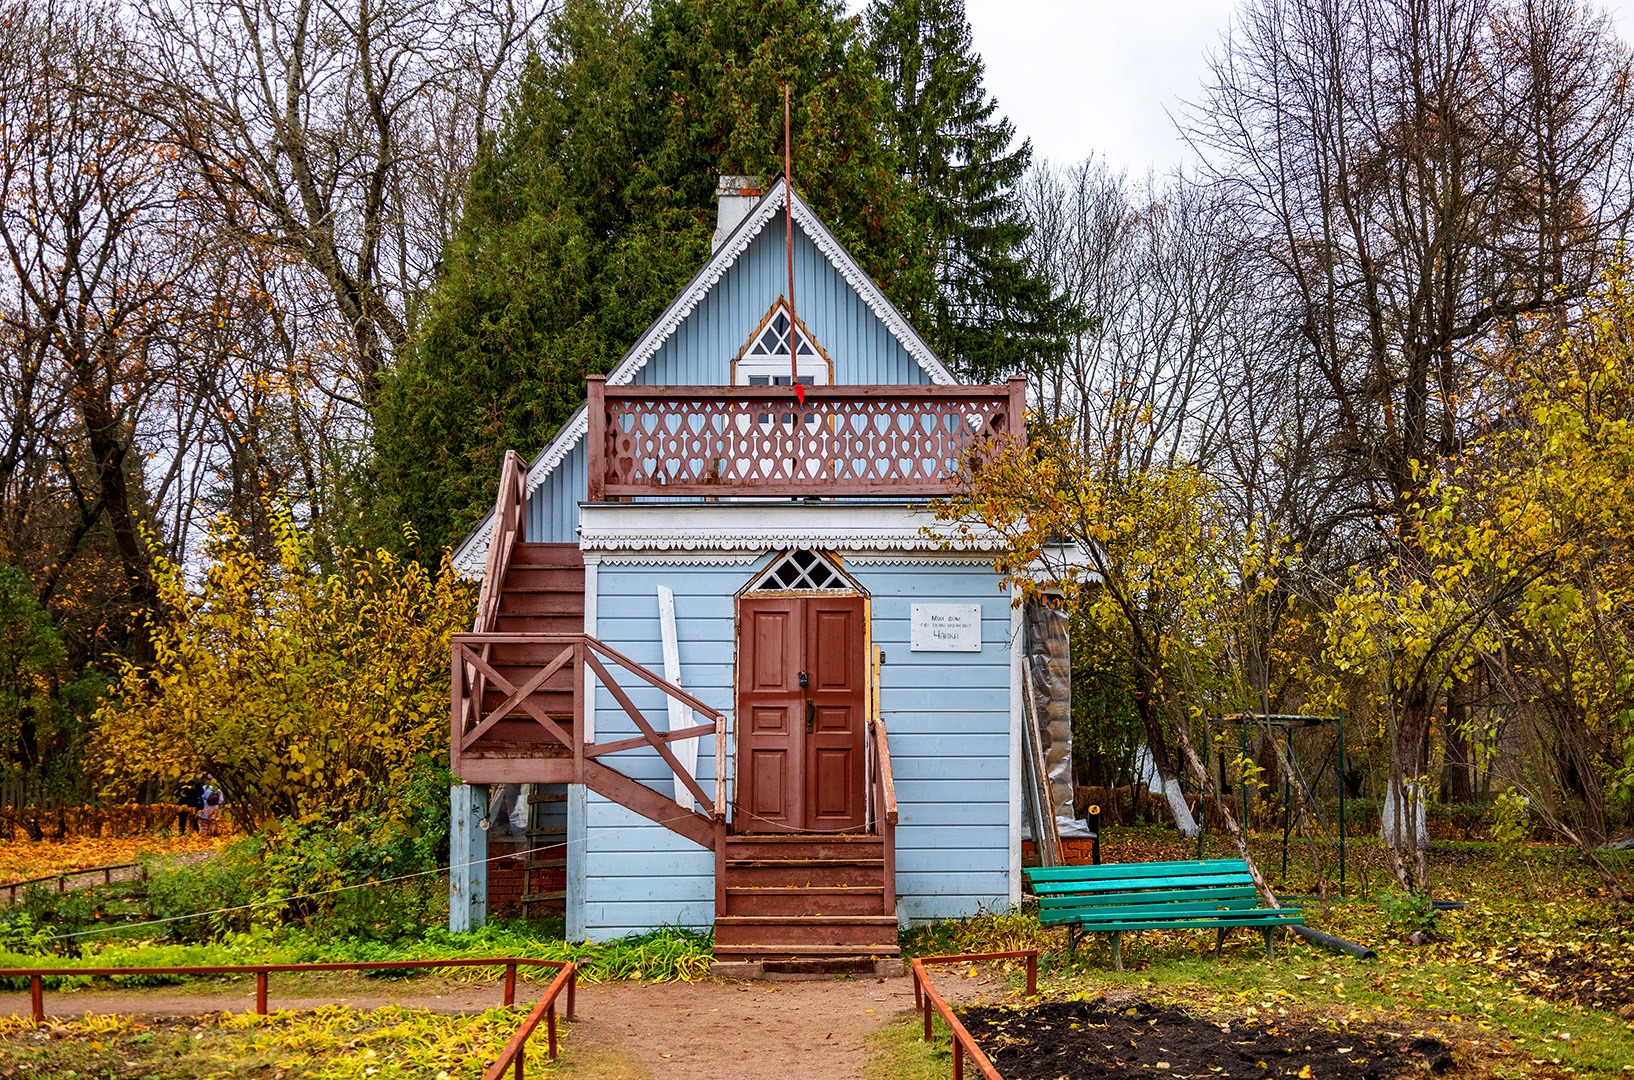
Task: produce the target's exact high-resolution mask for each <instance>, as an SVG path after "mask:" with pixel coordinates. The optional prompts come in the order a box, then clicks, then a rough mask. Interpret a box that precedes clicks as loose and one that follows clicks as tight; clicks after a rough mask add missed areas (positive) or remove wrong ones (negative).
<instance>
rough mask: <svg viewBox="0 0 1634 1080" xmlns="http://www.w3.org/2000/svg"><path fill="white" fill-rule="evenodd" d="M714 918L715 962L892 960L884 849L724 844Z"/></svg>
mask: <svg viewBox="0 0 1634 1080" xmlns="http://www.w3.org/2000/svg"><path fill="white" fill-rule="evenodd" d="M724 866H725V877H724V879H723V880H722V882H721V887H720V892H719V896H720V897H721V898H722V910H720V911H719V912H718V913H717V915H716V918H715V956H716V957H717V958H718V959H721V960H750V961H772V962H790V961H798V960H801V959H829V960H833V959H841V960H843V959H845V958H856V959H859V960H861V959H867V958H875V959H877V958H881V957H893V956H896V955H898V951H899V950H898V947H897V918H896V897H894V896H886V895H885V891H886V890H885V857H884V846H883V841H882V840H881V839H880V838H879V837H878V836H867V835H855V836H853V835H844V836H833V835H810V834H797V833H790V834H776V835H746V836H732V837H728V838H727V840H726V852H725V860H724Z"/></svg>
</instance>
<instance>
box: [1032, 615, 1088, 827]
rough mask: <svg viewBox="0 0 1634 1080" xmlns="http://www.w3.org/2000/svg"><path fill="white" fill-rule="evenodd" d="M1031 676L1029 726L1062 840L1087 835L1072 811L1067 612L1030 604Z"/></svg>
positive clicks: (1070, 674) (1070, 699) (1070, 703)
mask: <svg viewBox="0 0 1634 1080" xmlns="http://www.w3.org/2000/svg"><path fill="white" fill-rule="evenodd" d="M1022 627H1023V633H1024V636H1025V638H1026V641H1025V645H1024V648H1025V654H1024V655H1025V656H1026V660H1027V675H1028V677H1029V678H1030V679H1031V682H1032V703H1033V706H1032V708H1031V709H1027V710H1024V711H1025V712H1027V713H1029V714H1030V713H1032V712H1035V711H1036V713H1037V718H1036V721H1035V719H1034V718H1033V717H1032V716H1031V715H1029V716H1028V718H1027V722H1028V723H1029V724H1036V728H1037V731H1038V741H1039V743H1041V744H1042V747H1043V751H1044V766H1045V772H1046V774H1047V775H1048V778H1049V785H1048V786H1049V790H1048V796H1049V803H1050V805H1051V806H1052V807H1054V810H1055V822H1056V830H1057V832H1059V833H1060V835H1062V836H1088V835H1089V827H1088V826H1087V825H1085V824H1084V823H1083V822H1082V821H1080V820H1078V819H1077V818H1076V817H1074V816H1073V808H1072V643H1071V637H1070V635H1069V633H1068V627H1067V613H1066V612H1064V611H1061V610H1059V609H1057V608H1053V607H1050V606H1048V605H1047V604H1041V603H1038V602H1036V601H1028V602H1027V604H1026V606H1025V608H1024V610H1023V612H1022Z"/></svg>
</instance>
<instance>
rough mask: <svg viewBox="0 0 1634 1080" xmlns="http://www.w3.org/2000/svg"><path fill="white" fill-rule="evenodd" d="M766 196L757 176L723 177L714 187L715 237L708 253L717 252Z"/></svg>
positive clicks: (711, 240)
mask: <svg viewBox="0 0 1634 1080" xmlns="http://www.w3.org/2000/svg"><path fill="white" fill-rule="evenodd" d="M764 194H766V189H765V188H763V187H762V186H761V183H760V177H758V176H723V177H721V179H720V183H718V184H716V185H715V235H714V236H713V237H712V238H711V239H710V241H709V250H710V251H712V252H713V251H719V250H720V246H721V245H722V244H724V243H726V238H727V237H728V236H731V235H732V230H733V229H736V228H737V227H738V224H739V223H740V222H741V221H742V220H743V219H744V218H745V217H747V216H748V215H749V211H750V210H751V209H752V208H753V207H754V205H755V203H757V202H759V201H760V197H761V196H762V195H764Z"/></svg>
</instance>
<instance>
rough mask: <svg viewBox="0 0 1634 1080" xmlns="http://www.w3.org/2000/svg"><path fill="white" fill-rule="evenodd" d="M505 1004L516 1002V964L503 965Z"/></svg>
mask: <svg viewBox="0 0 1634 1080" xmlns="http://www.w3.org/2000/svg"><path fill="white" fill-rule="evenodd" d="M505 1004H507V1005H515V1004H516V965H515V964H506V965H505Z"/></svg>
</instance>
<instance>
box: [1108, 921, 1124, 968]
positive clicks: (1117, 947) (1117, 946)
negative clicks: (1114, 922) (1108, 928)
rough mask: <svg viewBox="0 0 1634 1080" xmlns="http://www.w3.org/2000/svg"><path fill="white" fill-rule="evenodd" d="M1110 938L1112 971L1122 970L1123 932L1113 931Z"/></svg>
mask: <svg viewBox="0 0 1634 1080" xmlns="http://www.w3.org/2000/svg"><path fill="white" fill-rule="evenodd" d="M1108 936H1109V937H1111V938H1112V970H1113V971H1122V970H1123V931H1121V930H1114V931H1112V932H1111V933H1110V934H1109V935H1108Z"/></svg>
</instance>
